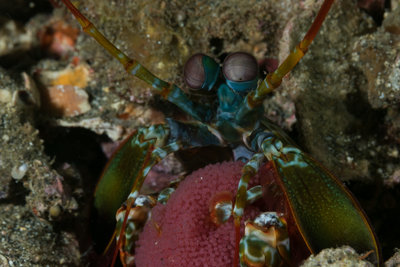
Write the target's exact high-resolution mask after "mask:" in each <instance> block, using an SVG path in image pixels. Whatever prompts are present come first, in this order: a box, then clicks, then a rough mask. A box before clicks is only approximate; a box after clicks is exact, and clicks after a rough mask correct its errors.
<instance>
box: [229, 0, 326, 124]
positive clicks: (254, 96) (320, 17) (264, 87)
mask: <svg viewBox="0 0 400 267" xmlns="http://www.w3.org/2000/svg"><path fill="white" fill-rule="evenodd" d="M333 1H334V0H325V1H324V3H323V4H322V6H321V8H320V10H319V12H318V14H317V16H316V18H315V19H314V22H313V23H312V25H311V27H310V29H309V30H308V32H307V33H306V35H305V36H304V38H303V40H301V41H300V43H299V44H298V45H297V46H296V47H295V48H294V50H293V51H292V52H291V53H290V54H289V55H288V57H287V58H286V59H285V60H284V61H283V62H282V63H281V64H280V65H279V67H278V68H277V69H276V70H275V71H274V72H272V73H269V74H268V75H267V77H265V79H264V80H263V81H262V82H261V83H260V84H259V85H258V87H257V89H256V90H255V91H251V92H249V93H248V94H247V96H246V98H245V99H244V100H243V102H242V104H241V107H240V109H239V112H238V113H237V117H236V122H237V124H238V125H242V124H245V123H246V121H247V120H248V119H249V115H251V113H252V110H253V109H254V108H255V107H257V106H259V105H261V104H262V102H263V100H264V99H265V97H266V96H267V94H268V93H270V92H272V91H273V90H274V89H276V88H278V87H279V85H280V84H281V82H282V79H283V77H284V76H285V75H286V74H288V73H289V72H290V71H291V70H292V69H293V68H294V67H295V66H296V65H297V63H298V62H299V61H300V60H301V59H302V58H303V56H304V55H305V54H306V53H307V50H308V47H309V46H310V44H311V43H312V41H313V40H314V38H315V36H316V35H317V33H318V31H319V29H320V28H321V25H322V23H323V22H324V20H325V18H326V16H327V14H328V12H329V10H330V8H331V6H332V4H333Z"/></svg>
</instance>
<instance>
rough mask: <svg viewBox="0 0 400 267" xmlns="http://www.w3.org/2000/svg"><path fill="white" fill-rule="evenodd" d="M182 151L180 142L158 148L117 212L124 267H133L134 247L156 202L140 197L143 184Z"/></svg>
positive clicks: (118, 235) (116, 252) (118, 239)
mask: <svg viewBox="0 0 400 267" xmlns="http://www.w3.org/2000/svg"><path fill="white" fill-rule="evenodd" d="M179 149H182V144H181V143H180V142H173V143H170V144H168V145H166V146H164V147H162V148H156V149H154V150H153V152H152V153H151V156H150V159H149V161H148V163H147V166H145V168H143V171H142V172H141V174H140V176H139V177H138V178H137V179H136V180H135V183H134V185H133V187H132V190H131V193H130V194H129V196H128V199H127V200H126V202H125V203H124V204H123V205H122V207H121V208H120V209H119V210H118V211H117V214H116V219H117V227H116V230H115V232H116V233H115V235H116V241H117V249H119V253H120V258H121V262H122V264H123V265H124V266H126V265H128V266H132V265H133V262H134V251H133V249H134V245H135V241H136V240H137V239H138V236H139V233H140V232H141V230H142V228H143V226H144V225H145V224H146V222H147V220H148V219H149V217H150V211H151V208H153V207H154V206H155V204H156V200H155V199H154V198H152V197H149V196H143V195H139V191H140V189H141V187H142V184H143V182H144V180H145V178H146V176H147V174H148V173H149V171H150V169H151V168H152V167H153V166H154V165H155V164H156V163H158V162H160V161H161V160H162V159H163V158H165V157H166V156H167V155H169V154H171V153H173V152H176V151H178V150H179ZM117 254H118V250H116V251H115V253H114V257H113V261H112V264H111V266H113V265H114V263H115V260H116V256H117Z"/></svg>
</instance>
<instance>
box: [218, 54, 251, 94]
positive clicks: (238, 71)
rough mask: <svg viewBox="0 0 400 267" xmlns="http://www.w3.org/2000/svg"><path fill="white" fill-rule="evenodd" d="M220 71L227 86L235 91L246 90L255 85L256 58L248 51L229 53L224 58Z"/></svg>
mask: <svg viewBox="0 0 400 267" xmlns="http://www.w3.org/2000/svg"><path fill="white" fill-rule="evenodd" d="M222 73H223V74H224V77H225V79H226V83H227V84H228V86H229V87H230V88H232V89H233V90H235V91H237V92H247V91H249V90H252V89H255V88H256V87H257V82H258V64H257V60H256V59H255V58H254V57H253V56H252V55H250V54H248V53H245V52H235V53H232V54H229V55H228V56H227V57H226V58H225V60H224V64H223V66H222Z"/></svg>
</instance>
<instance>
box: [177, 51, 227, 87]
mask: <svg viewBox="0 0 400 267" xmlns="http://www.w3.org/2000/svg"><path fill="white" fill-rule="evenodd" d="M219 72H220V68H219V65H218V63H217V62H216V61H215V60H214V59H213V58H211V57H209V56H207V55H205V54H201V53H198V54H194V55H193V56H191V57H190V58H189V59H188V61H186V64H185V67H184V69H183V76H184V79H185V83H186V84H187V85H188V86H189V87H190V88H192V89H206V90H208V91H209V90H211V89H212V88H213V86H214V84H215V82H216V81H217V79H218V76H219Z"/></svg>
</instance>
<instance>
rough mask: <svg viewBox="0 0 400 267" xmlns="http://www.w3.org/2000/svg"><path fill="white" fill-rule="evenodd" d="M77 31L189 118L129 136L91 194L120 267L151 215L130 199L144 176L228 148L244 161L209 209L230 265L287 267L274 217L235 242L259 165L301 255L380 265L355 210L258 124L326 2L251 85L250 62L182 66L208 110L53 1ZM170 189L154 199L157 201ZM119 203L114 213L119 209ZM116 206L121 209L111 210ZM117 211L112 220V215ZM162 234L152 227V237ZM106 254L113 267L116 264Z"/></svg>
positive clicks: (280, 224)
mask: <svg viewBox="0 0 400 267" xmlns="http://www.w3.org/2000/svg"><path fill="white" fill-rule="evenodd" d="M62 1H63V2H64V4H65V5H66V6H67V7H68V9H69V10H70V11H71V12H72V13H73V15H74V16H75V17H76V19H77V20H78V22H79V23H80V24H81V25H82V28H83V30H84V31H85V32H86V33H88V34H89V35H90V36H92V37H93V38H94V39H95V40H96V41H97V42H98V43H99V44H100V45H101V46H103V47H104V48H105V49H106V50H107V51H108V52H109V53H110V54H111V55H112V56H114V57H115V58H116V59H117V60H119V61H120V62H121V64H122V65H123V67H124V68H125V70H126V71H127V72H128V73H129V74H132V75H134V76H136V77H137V78H139V79H141V80H143V81H145V82H146V83H148V84H149V85H150V86H151V87H152V88H153V92H154V93H156V94H159V95H160V96H161V97H162V98H163V99H165V100H166V101H169V102H171V103H173V104H175V105H176V106H177V107H178V108H179V109H181V110H182V111H183V112H185V113H187V114H188V115H190V116H191V118H192V119H193V120H192V121H190V122H181V121H177V120H174V119H167V120H166V121H167V123H166V124H160V125H153V126H150V127H145V128H139V129H137V130H136V131H135V132H134V133H132V134H131V135H130V136H129V137H128V138H127V139H126V140H125V141H124V143H123V145H121V147H120V148H119V149H118V151H117V152H116V153H115V154H114V156H113V157H112V158H111V160H110V161H109V163H108V164H107V166H106V168H105V170H104V172H103V175H102V177H101V179H100V181H99V184H98V186H97V189H96V192H95V197H94V198H95V200H94V206H95V208H96V210H97V211H98V213H99V214H100V215H101V216H102V217H104V218H113V217H114V216H115V213H117V216H116V217H117V228H116V231H115V236H116V240H117V241H116V242H117V248H118V250H119V252H120V258H121V261H122V263H123V265H125V266H131V265H134V258H135V251H134V247H135V246H134V243H135V241H136V240H137V238H138V235H139V233H140V231H141V228H142V227H143V225H144V224H145V223H146V221H148V218H150V217H151V208H152V207H153V206H154V205H155V202H156V200H155V199H153V198H152V197H148V196H143V195H140V189H141V187H142V185H143V182H144V180H145V178H146V176H147V174H148V173H149V171H150V169H151V168H152V167H153V166H154V165H155V164H156V163H158V162H160V161H161V160H162V159H163V158H165V157H166V156H167V155H169V154H171V153H174V152H177V151H181V150H186V149H191V148H199V147H205V146H219V147H229V148H231V149H232V150H233V151H234V152H235V151H238V150H239V149H243V148H244V150H246V151H247V152H248V153H247V155H248V157H247V163H246V164H245V165H244V166H243V168H242V172H241V178H240V181H239V184H238V190H237V194H236V196H233V200H230V199H229V197H227V198H226V197H225V198H224V197H221V198H219V199H217V200H216V201H215V202H214V204H213V205H212V207H211V208H210V210H211V217H212V220H213V221H214V222H215V223H216V224H224V223H228V221H229V218H231V217H233V223H234V229H235V240H236V241H235V251H234V259H232V264H233V265H234V266H238V264H239V263H240V264H241V265H242V266H279V265H281V264H286V265H293V263H292V262H291V258H290V241H289V239H290V237H289V236H288V232H287V222H286V220H285V219H284V218H282V217H281V216H280V215H279V214H278V213H275V212H272V211H265V212H262V213H260V214H259V215H258V216H257V217H256V218H255V219H254V220H253V221H248V222H246V225H245V234H244V236H241V232H240V226H241V219H242V217H243V216H244V209H245V207H246V205H248V203H250V202H252V201H254V200H256V199H259V198H261V197H262V195H263V192H262V189H261V185H260V186H258V187H257V186H255V187H252V188H250V189H249V181H250V180H251V179H252V178H253V177H254V176H255V175H256V173H257V172H258V171H259V170H260V168H261V167H262V166H264V165H265V164H266V163H267V162H268V164H270V165H271V166H272V170H273V172H274V173H275V175H276V177H277V183H278V185H279V187H280V188H281V190H282V192H283V195H284V197H285V201H286V202H287V206H288V207H289V210H290V212H291V214H292V216H293V219H294V223H295V224H296V226H297V228H298V231H299V232H300V235H301V237H302V238H303V240H304V243H305V244H306V246H307V248H308V249H309V251H310V252H311V253H317V252H319V251H320V250H322V249H324V248H328V247H336V246H340V245H350V246H352V247H354V248H355V249H356V250H357V251H358V252H361V253H365V252H369V251H372V252H373V253H371V260H373V261H374V262H375V263H376V264H379V263H380V262H381V257H380V251H379V247H378V242H377V240H376V237H375V234H374V232H373V230H372V227H371V225H370V223H369V221H368V219H367V218H366V216H365V214H364V212H363V211H362V209H361V207H360V206H359V204H358V202H357V201H356V200H355V199H354V197H353V196H352V195H351V193H350V192H349V191H348V190H347V189H346V188H345V186H344V185H343V184H342V183H341V182H340V181H339V180H338V179H337V178H336V177H335V176H334V175H333V174H331V173H330V172H329V171H328V170H327V169H326V168H324V167H323V166H322V165H321V164H320V163H319V162H318V161H316V160H315V159H313V158H312V157H311V156H310V155H308V154H306V153H304V152H303V151H302V150H300V148H298V147H297V146H296V145H294V144H293V142H292V141H291V140H290V138H289V137H288V136H286V134H285V133H283V131H282V130H281V129H279V128H278V127H276V126H275V125H273V124H272V123H271V122H270V121H268V120H266V119H265V118H263V116H262V108H261V107H262V102H263V100H264V99H265V98H266V96H267V95H268V94H269V93H270V92H272V91H273V90H274V89H276V88H278V87H279V85H280V84H281V82H282V79H283V77H284V76H285V75H286V74H287V73H289V72H290V71H291V70H292V69H293V68H294V66H295V65H296V64H297V63H298V62H299V61H300V60H301V58H302V57H303V56H304V54H305V53H306V52H307V50H308V48H309V46H310V44H311V42H312V41H313V39H314V38H315V36H316V35H317V32H318V30H319V28H320V27H321V25H322V23H323V21H324V19H325V17H326V15H327V14H328V11H329V10H330V8H331V6H332V4H333V2H334V1H333V0H325V1H324V2H323V4H322V6H321V8H320V11H319V12H318V14H317V16H316V18H315V20H314V22H313V24H312V25H311V27H310V29H309V30H308V32H307V33H306V35H305V37H304V38H303V40H302V41H301V42H300V43H299V44H298V45H297V46H296V47H295V48H294V50H293V51H292V52H291V53H290V54H289V56H288V57H287V58H286V59H285V60H284V61H283V62H282V63H281V64H280V65H279V67H278V68H277V69H276V70H275V71H274V72H271V73H269V74H268V75H267V76H266V77H265V79H263V80H260V79H259V77H258V67H257V61H256V60H255V58H254V57H253V56H252V55H249V54H247V53H244V52H236V53H232V54H230V55H228V56H227V57H226V59H225V61H224V63H223V64H222V67H220V65H219V64H218V63H217V62H216V61H215V60H214V59H213V58H211V57H209V56H207V55H205V54H195V55H193V56H192V57H191V58H190V59H189V60H188V61H187V63H186V65H185V70H184V80H185V82H186V84H187V85H188V86H189V87H191V88H193V89H194V90H205V91H211V90H216V96H217V97H216V102H217V109H216V110H213V109H212V108H211V106H207V105H204V104H201V103H196V102H193V101H191V100H190V99H189V97H188V96H187V94H186V93H185V92H184V91H183V90H181V89H180V88H179V87H178V86H176V85H174V84H171V83H168V82H166V81H163V80H161V79H159V78H158V77H156V76H155V75H153V74H152V73H151V72H150V71H149V70H147V69H146V68H145V67H144V66H143V65H141V64H140V63H139V62H137V61H136V60H135V59H131V58H129V57H128V56H127V55H125V54H124V53H123V52H122V51H120V50H119V49H118V48H116V47H115V46H114V45H113V44H112V43H111V42H110V41H108V40H107V39H106V38H105V37H104V36H103V35H102V34H101V33H100V32H99V31H98V30H97V29H96V28H95V26H94V25H93V24H92V23H91V22H90V21H89V20H88V19H87V18H86V17H85V16H84V15H82V14H81V13H80V12H79V11H78V9H77V8H76V7H75V6H74V5H73V4H72V3H71V2H70V1H69V0H62ZM171 192H172V190H170V189H167V191H163V192H162V194H161V197H160V198H159V201H162V202H163V203H164V202H166V201H167V199H168V197H169V195H170V194H171ZM121 205H122V206H121ZM119 207H121V208H119ZM117 210H118V212H117ZM160 232H162V229H160ZM116 256H117V252H116V253H115V255H114V259H113V263H112V264H114V262H115V260H116Z"/></svg>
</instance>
